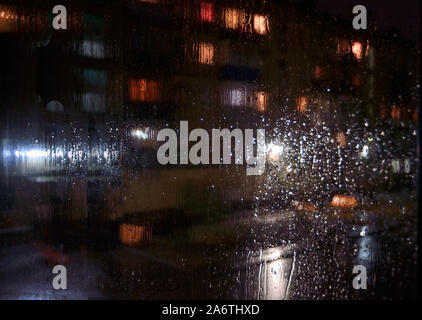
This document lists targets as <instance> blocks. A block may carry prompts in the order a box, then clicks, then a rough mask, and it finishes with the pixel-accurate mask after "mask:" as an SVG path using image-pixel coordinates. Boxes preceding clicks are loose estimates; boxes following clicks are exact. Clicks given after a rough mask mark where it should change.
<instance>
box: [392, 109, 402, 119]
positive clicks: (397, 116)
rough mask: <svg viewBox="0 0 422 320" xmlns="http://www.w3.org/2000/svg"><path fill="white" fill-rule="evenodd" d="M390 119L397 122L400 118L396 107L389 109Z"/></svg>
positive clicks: (399, 112)
mask: <svg viewBox="0 0 422 320" xmlns="http://www.w3.org/2000/svg"><path fill="white" fill-rule="evenodd" d="M391 118H392V119H394V120H399V119H400V118H401V111H400V108H398V107H393V108H392V109H391Z"/></svg>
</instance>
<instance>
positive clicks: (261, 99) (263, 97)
mask: <svg viewBox="0 0 422 320" xmlns="http://www.w3.org/2000/svg"><path fill="white" fill-rule="evenodd" d="M267 96H268V95H267V93H265V92H263V91H259V92H257V93H256V110H258V111H259V112H264V111H265V110H266V109H267V100H268V99H267Z"/></svg>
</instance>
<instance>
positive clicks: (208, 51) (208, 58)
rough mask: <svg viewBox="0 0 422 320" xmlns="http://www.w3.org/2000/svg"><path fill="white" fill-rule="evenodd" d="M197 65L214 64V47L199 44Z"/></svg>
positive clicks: (206, 43) (205, 43)
mask: <svg viewBox="0 0 422 320" xmlns="http://www.w3.org/2000/svg"><path fill="white" fill-rule="evenodd" d="M199 63H202V64H214V46H213V45H212V44H211V43H208V42H201V43H200V44H199Z"/></svg>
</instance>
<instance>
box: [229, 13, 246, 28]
mask: <svg viewBox="0 0 422 320" xmlns="http://www.w3.org/2000/svg"><path fill="white" fill-rule="evenodd" d="M245 19H246V18H245V13H244V12H243V11H241V10H238V9H234V8H226V9H225V10H224V24H225V26H226V27H227V28H229V29H239V28H241V27H242V26H243V25H244V23H245Z"/></svg>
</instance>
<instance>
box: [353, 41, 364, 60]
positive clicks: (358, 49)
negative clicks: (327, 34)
mask: <svg viewBox="0 0 422 320" xmlns="http://www.w3.org/2000/svg"><path fill="white" fill-rule="evenodd" d="M352 53H353V55H354V56H355V58H356V60H358V61H360V60H362V57H363V47H362V43H360V42H359V41H355V42H353V44H352Z"/></svg>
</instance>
